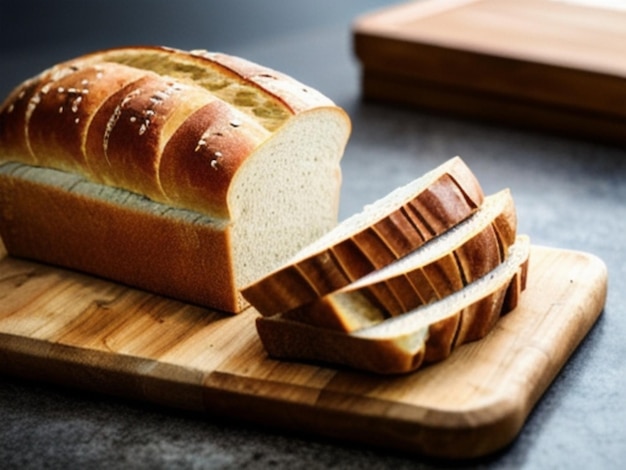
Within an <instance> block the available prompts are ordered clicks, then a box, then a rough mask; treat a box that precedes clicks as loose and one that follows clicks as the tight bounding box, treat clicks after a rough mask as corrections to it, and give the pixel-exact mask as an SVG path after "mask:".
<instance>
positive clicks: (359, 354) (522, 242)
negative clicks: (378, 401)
mask: <svg viewBox="0 0 626 470" xmlns="http://www.w3.org/2000/svg"><path fill="white" fill-rule="evenodd" d="M529 256H530V240H529V238H528V237H527V236H525V235H518V237H517V240H516V242H515V244H514V245H512V246H511V248H510V249H509V255H508V257H507V259H506V260H505V261H504V262H503V263H501V264H500V265H499V266H498V267H496V268H495V269H494V270H493V271H491V272H490V273H489V274H487V275H485V276H483V277H481V278H480V279H478V280H476V281H474V282H472V283H470V284H469V285H468V286H466V287H464V288H463V289H461V290H459V291H457V292H455V293H453V294H451V295H449V296H446V297H444V298H443V299H441V300H439V301H436V302H434V303H431V304H428V305H425V306H421V307H418V308H417V309H415V310H412V311H410V312H407V313H405V314H402V315H399V316H396V317H394V318H390V319H387V320H385V321H384V322H382V323H379V324H377V325H375V326H372V327H369V328H364V329H361V330H359V331H354V332H352V333H346V332H341V331H334V330H330V329H326V328H319V327H315V326H311V325H307V324H305V323H302V322H298V321H293V320H286V319H284V318H283V316H282V315H276V316H273V317H263V316H259V317H257V323H256V325H257V331H258V333H259V336H260V338H261V341H262V342H263V345H264V346H265V349H266V350H267V352H268V354H269V355H270V356H271V357H273V358H277V359H285V360H299V361H312V362H322V363H330V364H333V365H343V366H349V367H351V368H355V369H360V370H364V371H369V372H376V373H379V374H399V373H406V372H411V371H414V370H416V369H418V368H419V367H421V366H422V365H425V364H429V363H433V362H438V361H441V360H443V359H445V358H447V357H448V356H449V355H450V354H451V352H452V351H453V350H454V349H455V348H456V347H457V346H459V345H461V344H463V343H466V342H468V341H474V340H478V339H480V338H483V337H484V336H485V335H486V334H487V333H489V332H490V331H491V330H492V328H493V326H494V324H495V323H496V322H497V320H498V318H499V317H500V316H501V315H502V314H503V313H508V312H509V311H510V310H512V309H513V308H515V306H516V302H517V300H518V299H519V295H520V292H521V290H523V289H524V288H525V285H526V276H527V270H528V262H529Z"/></svg>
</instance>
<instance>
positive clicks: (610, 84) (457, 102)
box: [353, 0, 626, 142]
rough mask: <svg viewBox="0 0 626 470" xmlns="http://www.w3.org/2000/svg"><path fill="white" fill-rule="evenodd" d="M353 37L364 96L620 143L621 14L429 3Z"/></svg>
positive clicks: (379, 18) (486, 2) (623, 102)
mask: <svg viewBox="0 0 626 470" xmlns="http://www.w3.org/2000/svg"><path fill="white" fill-rule="evenodd" d="M353 33H354V47H355V52H356V54H357V56H358V57H359V60H360V62H361V64H362V68H363V70H362V82H363V83H362V93H363V96H364V97H366V98H370V99H377V100H382V101H387V102H395V103H401V104H407V105H413V106H418V107H421V108H426V109H433V110H438V111H445V112H450V113H454V114H460V115H464V116H469V117H478V118H481V119H489V120H495V121H497V122H502V123H512V124H516V125H525V126H528V127H536V128H541V129H547V130H552V131H558V132H560V133H569V134H576V135H583V136H590V137H595V138H599V139H603V140H609V141H615V142H626V137H624V136H626V11H618V10H608V9H603V8H593V7H589V6H581V5H576V4H572V3H565V2H559V1H554V0H437V1H432V0H431V1H420V2H408V3H404V4H402V5H399V6H395V7H391V8H388V9H385V10H382V11H378V12H375V13H372V14H368V15H365V16H363V17H361V18H359V19H358V20H357V21H356V22H355V24H354V30H353ZM607 127H608V129H607Z"/></svg>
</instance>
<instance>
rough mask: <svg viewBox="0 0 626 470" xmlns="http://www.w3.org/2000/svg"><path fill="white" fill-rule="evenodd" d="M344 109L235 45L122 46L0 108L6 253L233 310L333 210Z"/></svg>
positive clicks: (69, 67) (46, 76)
mask: <svg viewBox="0 0 626 470" xmlns="http://www.w3.org/2000/svg"><path fill="white" fill-rule="evenodd" d="M349 134H350V120H349V118H348V116H347V115H346V113H345V112H344V111H343V110H342V109H340V108H339V107H337V106H336V105H335V104H334V103H333V102H332V101H331V100H329V99H328V98H326V97H325V96H323V95H322V94H321V93H319V92H317V91H315V90H313V89H311V88H310V87H307V86H305V85H304V84H302V83H300V82H298V81H296V80H294V79H292V78H290V77H288V76H286V75H284V74H281V73H279V72H277V71H274V70H271V69H269V68H266V67H263V66H261V65H258V64H253V63H251V62H249V61H246V60H244V59H241V58H237V57H231V56H227V55H224V54H215V53H208V52H205V51H192V52H185V51H180V50H174V49H169V48H159V47H135V48H132V47H131V48H120V49H111V50H106V51H99V52H95V53H93V54H88V55H86V56H82V57H79V58H77V59H73V60H70V61H68V62H64V63H62V64H58V65H55V66H53V67H51V68H50V69H48V70H46V71H44V72H42V73H41V74H39V75H38V76H36V77H34V78H32V79H30V80H27V81H25V82H24V83H23V84H21V85H20V86H18V87H17V88H16V89H15V91H14V92H12V93H11V94H10V95H9V97H8V98H7V99H6V100H5V101H4V103H3V104H2V106H1V107H0V164H1V165H2V166H1V167H0V207H1V208H2V210H1V211H0V235H1V236H2V239H3V241H4V243H5V245H6V248H7V250H8V252H9V254H11V255H13V256H21V257H27V258H31V259H35V260H39V261H44V262H49V263H54V264H58V265H61V266H65V267H68V268H72V269H77V270H81V271H85V272H88V273H91V274H95V275H99V276H104V277H107V278H110V279H113V280H115V281H118V282H122V283H126V284H129V285H132V286H135V287H140V288H143V289H146V290H150V291H153V292H157V293H160V294H164V295H168V296H172V297H175V298H178V299H181V300H184V301H188V302H193V303H198V304H201V305H205V306H208V307H213V308H218V309H222V310H226V311H231V312H238V311H241V310H242V309H243V308H245V307H246V306H247V302H246V301H245V299H243V297H242V296H241V295H240V292H239V291H240V289H241V287H243V286H245V285H248V284H250V283H251V282H252V281H254V280H255V279H258V278H259V277H261V276H262V275H264V274H266V273H267V272H269V271H271V270H272V269H274V268H276V267H277V266H279V265H280V264H281V263H284V262H285V261H286V260H287V259H288V258H289V257H290V256H292V255H293V254H294V253H295V252H297V251H298V250H299V249H301V248H302V247H303V246H305V245H306V244H308V243H310V242H312V241H313V240H315V239H317V238H319V237H320V236H321V235H322V234H324V233H326V232H328V231H329V230H330V229H331V228H333V227H334V226H335V225H336V224H337V215H338V208H339V192H340V185H341V168H340V165H339V163H340V159H341V157H342V156H343V152H344V149H345V145H346V143H347V140H348V137H349Z"/></svg>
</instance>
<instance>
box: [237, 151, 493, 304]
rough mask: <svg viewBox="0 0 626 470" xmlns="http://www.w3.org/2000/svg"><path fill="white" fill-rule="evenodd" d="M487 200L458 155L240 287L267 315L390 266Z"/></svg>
mask: <svg viewBox="0 0 626 470" xmlns="http://www.w3.org/2000/svg"><path fill="white" fill-rule="evenodd" d="M483 199H484V194H483V191H482V188H481V187H480V184H479V183H478V181H477V179H476V177H475V175H474V174H473V173H472V172H471V171H470V169H469V168H468V167H467V165H465V163H464V162H463V160H462V159H460V158H459V157H455V158H453V159H450V160H448V161H447V162H445V163H444V164H442V165H440V166H439V167H437V168H435V169H434V170H432V171H430V172H428V173H426V174H425V175H424V176H422V177H420V178H417V179H416V180H414V181H412V182H411V183H409V184H407V185H405V186H403V187H400V188H398V189H396V190H395V191H392V192H391V193H389V194H388V195H387V196H385V197H383V198H381V199H379V200H377V201H375V202H374V203H372V204H370V205H369V206H366V207H365V208H364V210H363V211H362V212H360V213H357V214H355V215H353V216H352V217H349V218H348V219H346V220H344V221H343V222H341V223H340V224H339V225H338V226H337V227H335V228H334V229H333V230H331V231H329V232H328V233H326V234H325V235H324V236H323V237H320V238H319V239H317V240H316V241H315V242H313V243H311V244H309V245H307V246H306V247H305V248H303V249H302V250H301V251H300V252H298V253H297V254H296V255H294V256H293V257H292V258H291V259H289V260H288V261H287V262H286V263H284V264H283V265H281V266H280V267H279V268H277V269H275V270H273V271H272V272H270V273H268V274H267V275H266V276H264V277H262V278H260V279H258V280H256V281H254V282H253V283H251V284H250V285H248V286H246V287H245V288H244V289H243V290H242V294H243V295H244V297H245V298H246V299H247V300H248V301H249V302H250V303H251V304H252V305H253V306H254V307H255V308H256V309H257V310H258V311H259V312H260V313H261V314H262V315H264V316H271V315H276V314H278V313H283V312H286V311H288V310H292V309H294V308H296V307H299V306H301V305H304V304H306V303H308V302H311V301H313V300H316V299H317V298H319V297H321V296H323V295H326V294H328V293H330V292H333V291H335V290H337V289H341V288H343V287H345V286H347V285H348V284H350V283H351V282H353V281H355V280H357V279H359V278H361V277H363V276H365V275H367V274H369V273H371V272H373V271H375V270H377V269H380V268H382V267H384V266H387V265H388V264H390V263H391V262H393V261H395V260H397V259H399V258H401V257H403V256H405V255H406V254H408V253H410V252H411V251H413V250H415V249H416V248H418V247H420V246H422V245H423V244H424V243H426V242H427V241H428V240H431V239H432V238H434V237H436V236H438V235H440V234H442V233H444V232H445V231H446V230H448V229H450V228H451V227H453V226H455V225H456V224H458V223H459V222H461V221H463V220H465V219H467V218H468V217H469V216H470V215H471V214H472V213H474V212H475V211H476V209H477V207H479V206H480V205H481V204H482V202H483Z"/></svg>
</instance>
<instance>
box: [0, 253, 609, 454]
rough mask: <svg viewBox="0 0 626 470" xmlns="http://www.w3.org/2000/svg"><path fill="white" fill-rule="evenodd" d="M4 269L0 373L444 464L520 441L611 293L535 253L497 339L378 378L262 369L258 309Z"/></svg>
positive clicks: (4, 262) (572, 257) (8, 263)
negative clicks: (215, 306) (203, 304)
mask: <svg viewBox="0 0 626 470" xmlns="http://www.w3.org/2000/svg"><path fill="white" fill-rule="evenodd" d="M0 258H1V259H0V372H2V373H5V374H14V375H18V376H23V377H27V378H34V379H36V380H42V381H50V382H56V383H60V384H65V385H70V386H75V387H81V388H87V389H91V390H95V391H97V392H105V393H111V394H116V395H121V396H123V397H127V398H130V399H136V400H145V401H150V402H156V403H158V404H163V405H167V406H174V407H180V408H185V409H191V410H201V411H206V412H209V413H216V414H220V415H224V416H228V417H232V418H236V419H241V420H251V421H255V422H259V423H263V424H265V425H270V426H280V427H284V428H289V429H297V430H299V431H304V432H307V433H316V434H320V435H324V436H330V437H333V438H338V439H343V440H349V441H354V442H360V443H368V444H372V445H377V446H385V447H388V448H394V449H402V450H405V451H409V452H417V453H421V454H424V455H429V456H439V457H447V458H468V457H476V456H481V455H485V454H488V453H491V452H493V451H496V450H498V449H501V448H502V447H504V446H506V445H507V444H508V443H510V442H511V441H512V440H513V439H514V438H515V436H516V435H517V433H518V432H519V430H520V429H521V427H522V426H523V424H524V422H525V420H526V418H527V416H528V414H529V412H530V411H531V409H532V408H533V406H534V405H535V403H536V402H537V400H538V399H539V398H540V396H541V395H542V393H543V392H544V391H545V389H546V388H547V387H548V385H549V384H550V382H551V381H552V379H553V378H554V377H555V376H556V374H557V373H558V371H559V370H560V368H561V367H562V366H563V365H564V363H565V362H566V361H567V359H568V357H569V356H570V354H571V353H572V351H573V350H574V349H575V348H576V346H577V345H578V344H579V342H580V341H581V340H582V339H583V337H584V336H585V335H586V334H587V332H588V331H589V329H590V328H591V326H592V325H593V324H594V322H595V321H596V319H597V318H598V316H599V315H600V313H601V311H602V310H603V307H604V303H605V298H606V291H607V271H606V267H605V264H604V263H603V262H602V261H601V260H599V259H598V258H596V257H594V256H592V255H590V254H586V253H580V252H572V251H563V250H558V249H552V248H545V247H537V246H533V248H532V253H531V263H530V271H529V283H528V286H527V290H526V292H525V293H524V295H523V297H522V302H521V304H520V305H519V306H518V308H517V309H516V310H514V311H513V312H511V313H510V314H508V315H507V316H505V317H503V318H502V319H501V320H500V322H499V323H498V324H497V326H496V328H495V330H493V331H492V333H491V334H490V335H488V336H487V337H486V338H485V339H483V340H481V341H479V342H475V343H471V344H468V345H464V346H462V347H460V348H459V349H458V350H457V351H455V352H454V353H453V355H452V356H451V357H450V358H449V359H447V360H446V361H444V362H442V363H439V364H437V365H433V366H430V367H427V368H424V369H422V370H420V371H418V372H416V373H413V374H410V375H406V376H399V377H379V376H375V375H369V374H365V373H359V372H355V371H349V370H340V369H335V368H333V367H326V366H321V365H315V364H298V363H289V362H279V361H275V360H271V359H268V358H267V357H266V355H265V353H264V350H263V348H262V346H261V344H260V342H259V340H258V338H257V336H256V331H255V327H254V321H253V319H254V317H255V315H256V313H255V312H254V311H253V310H252V309H248V310H247V311H246V312H244V313H243V314H240V315H238V316H228V315H225V314H222V313H218V312H213V311H208V310H205V309H202V308H198V307H194V306H190V305H185V304H183V303H180V302H175V301H172V300H168V299H165V298H161V297H157V296H154V295H150V294H148V293H144V292H141V291H137V290H134V289H129V288H126V287H124V286H120V285H117V284H114V283H111V282H107V281H104V280H100V279H95V278H92V277H89V276H85V275H82V274H77V273H74V272H70V271H65V270H62V269H58V268H53V267H49V266H45V265H41V264H37V263H32V262H28V261H23V260H18V259H13V258H11V257H7V256H6V254H5V253H4V252H1V253H0Z"/></svg>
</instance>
